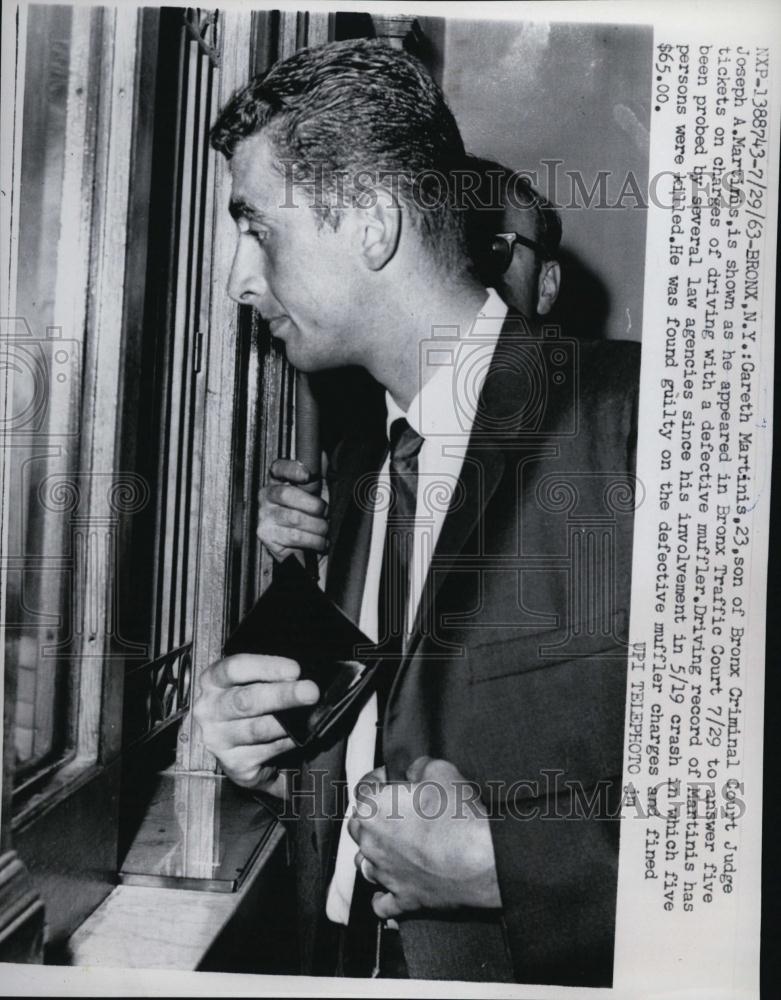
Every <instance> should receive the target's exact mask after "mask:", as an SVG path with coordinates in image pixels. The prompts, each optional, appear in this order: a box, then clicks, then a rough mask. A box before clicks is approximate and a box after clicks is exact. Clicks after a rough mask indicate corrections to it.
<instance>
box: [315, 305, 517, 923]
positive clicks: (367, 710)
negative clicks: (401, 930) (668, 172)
mask: <svg viewBox="0 0 781 1000" xmlns="http://www.w3.org/2000/svg"><path fill="white" fill-rule="evenodd" d="M506 315H507V306H506V305H505V303H504V302H503V301H502V300H501V299H500V298H499V296H498V294H497V293H496V292H495V291H494V289H492V288H490V289H488V298H487V299H486V301H485V303H484V305H483V307H482V309H481V310H480V313H479V314H478V316H477V317H476V319H475V323H474V324H473V326H472V327H471V328H470V329H469V330H467V331H465V332H463V333H461V334H460V335H459V331H457V330H455V329H454V328H443V329H442V330H436V331H434V336H433V337H432V338H431V339H430V340H427V341H425V342H424V343H423V345H422V348H423V352H424V353H423V355H422V357H421V360H422V363H424V364H427V365H428V366H435V367H434V374H433V375H432V376H431V377H430V378H429V379H428V381H427V382H426V383H425V384H424V385H423V386H422V388H421V389H420V391H419V392H418V394H417V396H415V398H414V399H413V401H412V403H411V404H410V407H409V409H408V410H407V412H406V413H404V412H403V411H402V410H401V409H400V407H399V406H398V405H397V404H396V403H395V401H394V400H393V398H392V397H391V395H390V394H389V393H386V395H385V401H386V405H387V411H388V413H387V422H386V430H387V431H388V436H389V437H390V428H391V425H392V424H393V422H394V420H396V419H398V418H399V417H406V419H407V422H408V423H409V425H410V427H411V428H412V429H413V430H414V431H416V432H417V433H418V434H420V436H421V437H422V438H423V445H422V446H421V449H420V452H419V453H418V484H417V501H416V503H417V506H416V512H415V533H414V541H413V555H412V565H411V573H410V591H409V604H408V607H407V631H409V630H410V628H411V626H412V622H413V621H414V617H415V614H416V613H417V608H418V604H419V602H420V597H421V594H422V593H423V584H424V582H425V579H426V575H427V573H428V569H429V566H430V564H431V557H432V555H433V552H434V548H435V546H436V544H437V539H438V538H439V533H440V530H441V529H442V524H443V522H444V520H445V515H446V513H447V509H448V506H449V503H450V498H451V496H452V493H453V490H454V489H455V487H456V484H457V483H458V477H459V475H460V473H461V466H462V464H463V460H464V454H465V453H466V449H467V444H468V442H469V434H470V432H471V429H472V423H473V421H474V416H475V409H476V406H477V400H478V398H479V396H480V390H481V389H482V386H483V381H484V379H485V375H486V372H487V370H488V366H489V363H490V360H491V357H492V355H493V351H494V348H495V347H496V342H497V340H498V338H499V333H500V331H501V329H502V325H503V323H504V319H505V316H506ZM389 464H390V459H389V458H386V460H385V464H384V465H383V467H382V469H381V470H380V474H379V482H378V495H379V496H380V497H382V496H383V495H384V494H385V489H387V487H388V468H389ZM385 495H386V494H385ZM386 519H387V510H386V508H385V507H384V506H383V504H382V503H381V502H380V503H378V504H377V506H376V507H375V510H374V514H373V517H372V527H371V544H370V548H369V560H368V564H367V567H366V580H365V583H364V591H363V598H362V601H361V615H360V621H359V625H360V628H361V630H362V631H363V632H364V633H365V634H366V635H367V636H368V637H369V638H370V639H371V640H372V641H376V639H377V632H378V628H379V625H378V609H377V605H378V601H379V590H380V572H381V568H382V555H383V547H384V545H385V523H386ZM376 723H377V696H376V695H372V696H371V698H370V699H369V700H368V701H367V703H366V704H365V705H364V707H363V709H362V710H361V712H360V714H359V715H358V718H357V720H356V722H355V726H354V727H353V730H352V732H351V733H350V736H349V737H348V739H347V751H346V762H345V770H346V781H347V788H348V803H347V811H346V813H345V818H344V820H343V822H342V829H341V832H340V836H339V845H338V850H337V855H336V868H335V870H334V875H333V878H332V879H331V884H330V886H329V889H328V898H327V900H326V914H327V916H328V917H329V919H330V920H333V921H334V922H335V923H338V924H346V923H347V921H348V918H349V915H350V902H351V900H352V894H353V886H354V884H355V871H356V869H355V860H354V859H355V854H356V851H357V850H358V847H357V845H356V843H355V841H354V840H353V839H352V837H350V835H349V833H348V832H347V820H348V819H349V817H350V815H351V813H352V810H353V806H354V804H355V796H354V793H353V790H354V788H355V786H356V785H357V783H358V782H359V781H360V780H361V778H362V777H363V776H364V775H365V774H366V773H367V772H369V771H371V770H372V768H373V766H374V747H375V741H376V732H377V730H376Z"/></svg>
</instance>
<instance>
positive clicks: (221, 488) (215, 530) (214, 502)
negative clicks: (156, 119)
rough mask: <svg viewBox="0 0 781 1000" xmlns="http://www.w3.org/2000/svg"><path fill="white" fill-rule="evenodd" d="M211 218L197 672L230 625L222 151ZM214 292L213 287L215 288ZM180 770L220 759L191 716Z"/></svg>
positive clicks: (234, 65) (225, 74)
mask: <svg viewBox="0 0 781 1000" xmlns="http://www.w3.org/2000/svg"><path fill="white" fill-rule="evenodd" d="M251 17H252V15H251V12H250V11H238V10H230V11H226V12H224V14H223V20H222V22H221V23H222V53H221V60H220V71H219V73H218V74H217V76H216V79H217V86H218V96H217V104H218V105H219V106H220V107H221V106H222V105H223V104H224V103H225V102H226V101H227V99H228V97H229V96H230V95H231V93H232V92H233V91H234V90H235V89H236V88H237V87H238V86H240V85H242V84H244V83H246V81H247V78H248V75H249V50H250V37H251V32H250V27H251ZM210 155H211V156H212V157H213V158H214V178H215V197H214V215H213V223H212V236H213V255H212V265H211V275H210V278H211V288H210V308H209V331H208V337H207V338H206V341H207V342H206V344H205V345H204V355H205V363H206V379H207V385H206V402H205V407H204V437H203V454H204V456H206V459H205V462H204V468H203V475H202V491H201V505H202V506H201V509H202V511H203V517H202V520H201V525H200V539H199V569H198V579H199V588H198V599H197V610H196V622H195V633H194V641H193V664H194V672H195V675H196V676H197V674H198V673H199V672H200V671H202V670H204V669H205V668H206V667H207V666H208V665H209V663H211V662H212V661H213V660H215V659H217V658H218V657H219V655H220V651H221V648H222V642H223V635H224V629H225V614H226V607H225V605H226V590H227V564H228V549H229V537H230V523H231V517H230V511H231V456H232V454H233V449H232V439H233V414H234V404H235V399H236V388H237V387H236V382H237V375H238V372H237V350H236V347H237V309H236V305H235V304H234V303H233V302H232V301H231V299H230V298H229V296H228V291H227V288H228V276H229V274H230V268H231V262H232V259H233V250H234V241H235V225H234V223H233V220H232V219H231V218H230V216H229V214H228V210H227V207H228V201H229V199H230V188H231V178H230V171H229V169H228V165H227V163H226V162H225V160H224V159H223V158H222V157H218V156H217V154H216V153H211V154H210ZM208 291H209V290H207V292H208ZM177 760H178V763H179V765H180V766H181V767H184V768H186V769H189V770H196V771H197V770H207V771H214V770H215V769H216V762H215V760H214V757H213V756H212V755H211V754H209V753H208V751H206V750H205V748H204V747H203V745H202V743H201V741H200V733H199V732H198V730H197V726H196V725H195V723H194V722H193V720H192V717H191V716H190V717H188V718H187V719H186V720H185V721H184V723H183V724H182V728H181V731H180V734H179V747H178V755H177Z"/></svg>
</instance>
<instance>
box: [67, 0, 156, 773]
mask: <svg viewBox="0 0 781 1000" xmlns="http://www.w3.org/2000/svg"><path fill="white" fill-rule="evenodd" d="M102 16H103V18H104V33H103V40H104V50H103V74H102V85H101V107H100V110H99V115H98V136H97V139H98V148H97V168H96V184H95V192H96V197H95V202H94V203H93V218H94V220H95V222H96V225H95V226H94V228H93V246H92V261H93V270H92V273H91V275H90V297H89V305H88V316H87V337H86V364H85V376H86V377H85V380H84V404H83V405H84V409H83V418H84V424H83V426H84V439H83V440H84V445H85V447H84V449H83V453H82V470H83V471H84V472H85V473H86V481H87V486H86V489H87V495H88V511H89V514H88V516H89V521H90V524H91V525H92V526H94V529H96V530H97V531H98V532H100V531H101V528H102V527H105V526H107V525H109V524H110V523H112V522H113V520H114V518H115V514H116V509H117V508H116V504H117V497H116V496H115V491H114V489H113V477H114V474H115V466H116V462H117V449H118V441H117V427H118V414H119V406H120V398H121V377H122V372H121V366H122V350H123V324H124V284H125V249H126V244H127V226H128V208H129V195H130V182H131V177H130V166H131V163H132V156H131V153H132V137H133V117H134V115H133V112H134V104H135V82H136V55H137V52H136V50H137V44H136V43H137V37H138V22H139V17H140V16H141V13H140V12H139V11H138V10H137V9H136V8H134V7H117V8H105V9H104V10H103V11H102ZM107 482H108V483H109V484H110V485H109V488H108V489H107V488H106V483H107ZM111 563H112V560H111V559H108V558H92V559H89V560H88V561H87V563H86V565H85V567H84V575H83V577H80V578H79V579H78V580H77V582H76V586H77V587H78V588H79V590H80V591H81V593H83V595H84V602H83V605H82V606H83V609H84V619H83V620H82V622H80V623H77V627H78V625H80V626H81V629H82V635H83V643H82V647H81V657H80V659H81V678H80V686H79V721H78V730H77V750H78V755H79V758H80V759H81V760H82V761H85V762H93V761H95V760H97V757H98V751H99V742H100V731H101V713H102V707H103V697H102V695H103V686H104V684H111V683H112V680H113V682H114V683H119V682H120V680H121V679H120V678H112V677H111V672H112V669H116V668H117V667H119V666H120V665H121V662H122V661H121V660H118V661H116V663H114V662H112V660H111V657H110V653H111V649H110V632H111V627H112V619H113V618H114V616H113V614H112V607H111V602H112V601H113V600H114V599H115V597H116V588H115V580H114V575H115V572H116V567H115V566H113V565H112V564H111Z"/></svg>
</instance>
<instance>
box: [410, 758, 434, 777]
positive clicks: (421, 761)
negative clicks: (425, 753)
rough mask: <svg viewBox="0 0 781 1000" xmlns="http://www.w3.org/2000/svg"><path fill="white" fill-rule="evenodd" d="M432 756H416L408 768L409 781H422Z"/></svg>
mask: <svg viewBox="0 0 781 1000" xmlns="http://www.w3.org/2000/svg"><path fill="white" fill-rule="evenodd" d="M432 760H433V758H432V757H416V758H415V760H413V762H412V763H411V764H410V766H409V767H408V768H407V781H422V780H423V778H424V777H425V774H426V769H427V768H428V766H429V764H430V763H432Z"/></svg>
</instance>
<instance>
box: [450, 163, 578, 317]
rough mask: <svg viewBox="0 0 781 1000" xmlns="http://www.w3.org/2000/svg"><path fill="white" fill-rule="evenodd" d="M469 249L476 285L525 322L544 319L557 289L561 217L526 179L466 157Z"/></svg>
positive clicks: (513, 172)
mask: <svg viewBox="0 0 781 1000" xmlns="http://www.w3.org/2000/svg"><path fill="white" fill-rule="evenodd" d="M468 169H469V171H470V172H472V173H473V175H474V178H475V180H476V181H477V183H476V184H474V183H473V184H472V186H470V192H469V194H470V203H471V211H470V213H469V217H468V221H467V234H468V239H469V249H470V253H471V256H472V260H473V261H474V264H475V268H476V271H477V274H478V276H479V278H480V280H481V281H482V282H483V283H484V284H485V285H486V287H487V288H495V289H496V290H497V291H498V292H499V295H500V296H501V297H502V299H503V300H504V301H505V302H506V303H507V304H508V305H509V306H510V307H511V308H512V309H516V310H517V311H518V312H519V313H521V314H522V315H523V316H526V317H528V318H529V319H532V318H534V317H535V316H547V315H548V313H550V311H551V309H552V308H553V306H554V305H555V303H556V299H557V298H558V295H559V288H560V286H561V267H560V265H559V262H558V260H557V259H556V255H557V253H558V249H559V244H560V242H561V219H560V217H559V213H558V212H557V211H556V209H555V208H554V207H553V205H551V203H550V202H549V201H548V200H547V199H546V198H544V197H543V196H542V195H541V194H540V193H539V192H538V191H537V190H535V188H534V187H533V186H532V185H531V183H530V181H529V179H528V177H527V176H526V175H524V174H522V173H518V172H516V171H513V170H510V169H509V168H508V167H504V166H502V165H501V164H500V163H496V162H495V161H493V160H486V159H481V158H480V157H469V158H468Z"/></svg>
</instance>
